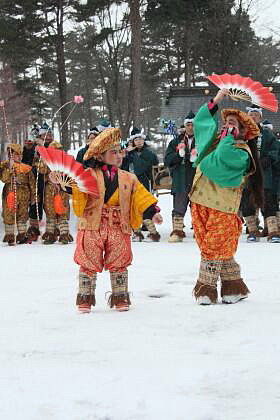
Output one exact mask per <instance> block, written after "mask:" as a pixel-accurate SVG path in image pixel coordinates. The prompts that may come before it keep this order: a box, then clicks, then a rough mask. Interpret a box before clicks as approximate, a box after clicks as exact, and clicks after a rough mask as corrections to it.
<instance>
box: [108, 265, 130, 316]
mask: <svg viewBox="0 0 280 420" xmlns="http://www.w3.org/2000/svg"><path fill="white" fill-rule="evenodd" d="M110 279H111V287H112V294H111V296H110V297H109V300H108V305H109V306H110V308H115V309H116V310H117V311H119V312H124V311H128V310H129V305H131V302H130V297H129V293H128V290H127V289H128V273H127V270H125V271H123V272H122V273H112V272H110Z"/></svg>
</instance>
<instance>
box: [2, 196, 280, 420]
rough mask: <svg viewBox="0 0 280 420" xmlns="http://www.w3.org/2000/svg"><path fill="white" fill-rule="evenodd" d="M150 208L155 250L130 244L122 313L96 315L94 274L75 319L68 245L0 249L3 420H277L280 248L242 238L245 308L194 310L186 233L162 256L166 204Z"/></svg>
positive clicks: (191, 252) (103, 310) (100, 293)
mask: <svg viewBox="0 0 280 420" xmlns="http://www.w3.org/2000/svg"><path fill="white" fill-rule="evenodd" d="M160 206H161V207H162V209H163V216H164V217H165V223H164V225H163V226H161V227H160V228H159V230H160V233H161V234H162V241H161V242H160V243H134V244H133V250H134V262H133V265H132V266H131V268H130V269H129V274H130V290H131V291H132V292H133V296H132V302H133V306H132V308H131V310H130V311H129V312H127V313H116V312H114V311H112V310H110V309H108V308H107V307H106V302H105V297H104V296H105V293H106V292H107V291H108V290H109V276H108V273H102V274H101V275H99V277H98V285H97V306H96V309H95V310H94V312H93V313H92V314H89V315H79V314H77V312H76V309H75V305H74V302H75V294H76V286H77V268H78V267H77V266H76V265H75V264H74V263H73V260H72V255H73V251H74V245H69V246H62V245H53V246H43V245H42V244H39V243H38V244H32V245H21V246H17V247H7V246H5V245H3V244H1V245H0V267H1V270H0V273H1V274H0V277H1V283H0V284H1V293H0V312H1V321H0V322H1V323H0V419H1V420H2V419H5V420H45V419H52V420H158V419H160V420H279V419H280V362H279V355H280V338H279V325H280V310H279V307H280V284H279V256H280V253H279V251H280V246H279V245H278V244H267V243H266V242H265V241H263V242H261V243H257V244H247V243H246V242H245V236H243V238H242V239H241V243H240V247H239V251H238V255H237V259H238V261H239V262H240V263H241V264H242V270H243V277H244V279H245V281H246V283H247V284H248V286H249V288H250V289H251V291H252V294H251V295H250V298H249V299H248V300H247V301H244V302H241V303H238V304H237V305H232V306H227V305H222V304H218V305H216V306H211V307H200V306H197V305H196V304H195V303H194V301H193V297H192V288H193V285H194V283H195V281H196V274H197V269H198V264H199V253H198V249H197V247H196V245H195V243H194V240H193V239H192V233H191V231H190V230H189V221H188V222H187V225H188V226H187V231H188V237H187V239H186V240H185V241H184V243H182V244H168V243H167V236H168V233H169V232H170V228H171V226H170V210H171V197H170V196H162V197H161V198H160ZM73 230H74V228H73V229H72V231H73ZM155 296H160V297H155Z"/></svg>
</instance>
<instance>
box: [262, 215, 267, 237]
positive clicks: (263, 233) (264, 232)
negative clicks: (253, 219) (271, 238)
mask: <svg viewBox="0 0 280 420" xmlns="http://www.w3.org/2000/svg"><path fill="white" fill-rule="evenodd" d="M267 236H268V229H267V222H266V219H265V220H264V226H263V230H262V237H263V238H266V237H267Z"/></svg>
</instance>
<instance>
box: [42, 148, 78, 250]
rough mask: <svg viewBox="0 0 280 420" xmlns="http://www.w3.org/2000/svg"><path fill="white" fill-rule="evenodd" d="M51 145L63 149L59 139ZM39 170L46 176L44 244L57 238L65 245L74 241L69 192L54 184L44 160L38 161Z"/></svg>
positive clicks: (53, 241)
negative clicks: (70, 228) (71, 230)
mask: <svg viewBox="0 0 280 420" xmlns="http://www.w3.org/2000/svg"><path fill="white" fill-rule="evenodd" d="M49 147H53V148H55V149H58V150H62V145H61V143H59V142H57V141H52V142H51V143H50V144H49ZM37 170H38V172H39V174H42V175H43V176H44V180H45V187H44V196H43V209H44V212H45V214H46V231H45V233H44V234H43V235H42V241H43V244H44V245H51V244H54V243H55V242H56V241H57V240H59V243H61V244H63V245H66V244H68V243H69V242H73V237H72V236H71V234H70V233H69V223H68V219H69V213H70V207H69V194H67V192H65V191H62V190H61V189H60V188H58V186H57V185H54V184H53V182H52V181H51V179H50V177H49V175H50V173H51V171H50V169H49V168H48V166H47V165H46V164H45V163H44V162H43V161H40V162H39V163H37ZM58 236H59V238H58Z"/></svg>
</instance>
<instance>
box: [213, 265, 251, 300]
mask: <svg viewBox="0 0 280 420" xmlns="http://www.w3.org/2000/svg"><path fill="white" fill-rule="evenodd" d="M220 277H221V282H222V287H221V297H222V302H223V303H237V302H239V301H240V300H242V299H246V298H247V297H248V294H249V293H250V290H249V289H248V287H247V286H246V284H245V283H244V281H243V279H242V278H241V273H240V266H239V264H237V262H236V261H235V259H234V258H231V259H229V260H225V261H223V264H222V268H221V272H220Z"/></svg>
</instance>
